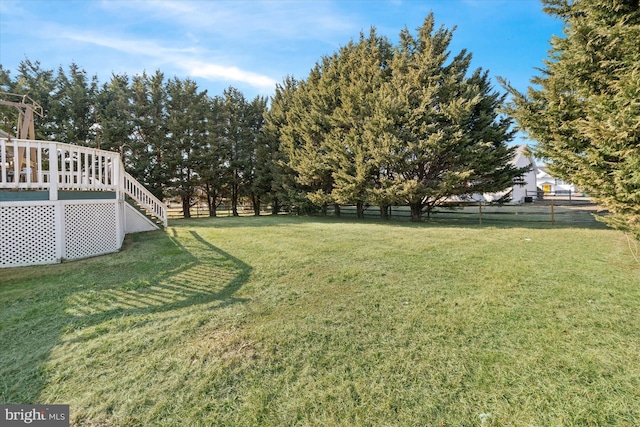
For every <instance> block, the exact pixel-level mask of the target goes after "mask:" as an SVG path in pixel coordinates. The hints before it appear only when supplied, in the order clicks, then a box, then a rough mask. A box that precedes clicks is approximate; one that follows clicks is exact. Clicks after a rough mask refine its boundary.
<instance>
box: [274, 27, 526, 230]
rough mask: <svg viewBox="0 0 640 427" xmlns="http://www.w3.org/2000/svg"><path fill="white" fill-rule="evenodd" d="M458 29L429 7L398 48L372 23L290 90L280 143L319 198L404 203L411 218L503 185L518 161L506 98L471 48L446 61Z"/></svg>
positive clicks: (299, 175) (384, 206)
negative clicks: (505, 115) (474, 60)
mask: <svg viewBox="0 0 640 427" xmlns="http://www.w3.org/2000/svg"><path fill="white" fill-rule="evenodd" d="M452 34H453V33H452V31H449V30H446V29H444V28H440V29H438V30H435V29H434V18H433V15H429V16H428V17H427V18H426V19H425V21H424V24H423V26H422V27H420V28H419V29H418V31H417V35H416V36H414V35H412V34H411V33H410V32H409V31H408V30H406V29H405V30H404V31H402V32H401V34H400V43H399V45H398V46H397V47H395V48H393V46H391V45H390V43H389V42H388V41H387V40H386V39H384V38H381V37H378V36H377V35H376V33H375V30H373V29H372V30H371V32H370V34H369V37H365V36H364V35H361V36H360V39H359V41H358V42H357V43H356V42H351V43H349V44H348V45H346V46H344V47H343V48H341V49H340V51H338V52H336V53H335V54H333V55H332V56H330V57H324V58H322V60H321V62H319V63H317V64H316V66H315V67H314V69H313V70H312V71H311V73H310V75H309V77H308V78H307V80H305V81H302V82H300V84H299V85H297V87H296V88H295V91H294V92H293V96H291V102H290V107H289V109H288V112H287V113H288V114H287V116H286V124H285V125H284V129H285V130H283V131H282V132H281V134H280V138H281V141H280V143H281V145H280V146H281V149H282V150H283V152H284V153H285V156H286V159H287V162H288V166H289V167H290V168H291V169H292V170H294V171H295V172H296V174H297V180H298V182H299V183H300V184H302V185H305V186H307V187H308V188H309V189H310V190H309V193H308V197H309V199H310V200H312V201H313V202H315V203H317V204H321V203H324V204H326V203H328V202H331V201H335V202H339V203H354V204H356V206H357V211H358V216H360V217H361V216H362V215H363V207H364V205H365V204H368V203H372V202H375V203H376V204H378V205H379V206H380V207H381V209H382V211H383V214H384V213H385V212H387V208H388V206H389V205H390V204H392V203H405V204H408V205H409V206H410V208H411V217H412V219H413V220H420V219H421V216H422V214H423V212H424V211H427V212H430V211H431V210H432V209H433V207H435V206H437V205H438V204H440V203H442V202H444V201H446V200H447V199H449V198H450V197H452V196H467V195H471V194H473V193H477V192H494V191H500V190H503V189H505V188H507V187H508V186H510V185H511V184H512V181H513V179H514V178H516V177H519V176H521V175H522V174H523V173H524V172H525V170H524V169H517V168H515V167H514V166H513V165H511V163H510V160H511V159H512V158H513V156H514V151H515V147H513V148H512V147H508V146H507V142H509V141H510V140H511V139H512V138H513V132H511V131H510V130H509V127H510V124H511V122H510V120H509V119H500V118H499V117H498V111H497V109H498V107H500V106H501V104H502V102H503V101H504V96H501V95H500V94H498V93H497V92H494V91H493V90H492V88H491V85H490V83H489V78H488V74H487V73H486V72H482V70H480V69H478V70H476V71H475V72H473V73H471V75H468V72H469V65H470V61H471V55H470V54H468V53H467V52H466V51H464V50H463V51H462V52H460V53H459V54H458V55H457V56H455V57H453V58H452V59H451V60H449V56H450V53H449V51H448V48H449V44H450V42H451V38H452Z"/></svg>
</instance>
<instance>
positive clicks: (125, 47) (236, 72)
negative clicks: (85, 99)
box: [62, 32, 276, 89]
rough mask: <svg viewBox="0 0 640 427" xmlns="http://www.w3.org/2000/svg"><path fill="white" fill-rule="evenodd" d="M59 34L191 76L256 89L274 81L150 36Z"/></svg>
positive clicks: (194, 49) (273, 85)
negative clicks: (156, 40) (117, 36)
mask: <svg viewBox="0 0 640 427" xmlns="http://www.w3.org/2000/svg"><path fill="white" fill-rule="evenodd" d="M62 37H63V38H66V39H68V40H74V41H77V42H81V43H87V44H92V45H97V46H102V47H107V48H110V49H113V50H117V51H119V52H123V53H126V54H129V55H134V56H145V57H147V58H153V59H155V60H156V62H160V63H163V64H169V65H171V66H172V67H174V68H177V69H180V70H183V71H184V72H186V73H187V74H188V75H189V76H191V77H200V78H204V79H208V80H230V81H233V82H241V83H246V84H249V85H251V86H254V87H256V88H260V89H266V88H269V89H272V88H273V87H275V84H276V81H275V80H274V79H272V78H271V77H268V76H265V75H261V74H258V73H254V72H251V71H247V70H242V69H240V68H238V67H236V66H228V65H220V64H216V63H210V62H204V61H202V60H200V59H198V56H200V55H199V53H200V52H199V50H198V49H197V48H194V47H185V48H174V47H166V46H162V45H161V44H160V43H158V42H155V41H152V40H130V39H123V38H116V37H105V36H102V35H95V34H90V33H73V32H65V33H63V34H62Z"/></svg>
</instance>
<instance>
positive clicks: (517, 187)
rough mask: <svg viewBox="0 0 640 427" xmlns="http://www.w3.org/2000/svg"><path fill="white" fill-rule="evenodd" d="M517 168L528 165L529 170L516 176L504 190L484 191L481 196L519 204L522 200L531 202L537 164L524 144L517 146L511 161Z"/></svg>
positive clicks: (485, 199) (534, 195) (491, 199)
mask: <svg viewBox="0 0 640 427" xmlns="http://www.w3.org/2000/svg"><path fill="white" fill-rule="evenodd" d="M511 164H513V165H514V166H515V167H517V168H524V167H528V168H529V171H528V172H525V174H524V175H522V176H521V177H520V178H516V179H515V180H514V181H513V186H511V187H509V188H507V189H506V190H504V191H501V192H498V193H485V194H483V195H482V196H481V197H482V198H483V199H484V201H486V202H497V201H499V200H501V199H505V198H507V199H509V201H508V202H507V203H510V204H515V205H517V204H520V203H524V202H531V201H534V200H536V198H537V187H536V185H537V179H536V176H537V175H538V166H537V165H536V161H535V159H534V158H533V156H532V155H531V151H530V149H529V147H528V146H527V145H526V144H522V145H520V146H518V149H517V150H516V155H515V157H514V158H513V160H512V161H511Z"/></svg>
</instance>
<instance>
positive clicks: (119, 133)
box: [93, 74, 134, 169]
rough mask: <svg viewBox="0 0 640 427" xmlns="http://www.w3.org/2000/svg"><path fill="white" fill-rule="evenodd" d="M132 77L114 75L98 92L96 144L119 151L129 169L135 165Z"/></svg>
mask: <svg viewBox="0 0 640 427" xmlns="http://www.w3.org/2000/svg"><path fill="white" fill-rule="evenodd" d="M132 96H133V95H132V93H131V86H130V85H129V77H128V76H127V75H126V74H123V75H116V74H114V75H112V76H111V80H110V81H109V83H105V84H104V85H102V87H101V88H100V90H99V91H98V93H97V95H96V106H95V117H94V118H95V126H94V127H93V131H94V133H95V140H96V146H97V147H98V148H101V149H103V150H112V151H118V152H119V153H120V154H121V155H122V156H123V159H122V160H123V161H124V162H125V166H127V169H131V168H132V164H131V160H132V159H131V157H130V156H131V147H130V145H129V143H130V139H131V137H132V135H133V131H134V128H133V105H132V103H131V99H132Z"/></svg>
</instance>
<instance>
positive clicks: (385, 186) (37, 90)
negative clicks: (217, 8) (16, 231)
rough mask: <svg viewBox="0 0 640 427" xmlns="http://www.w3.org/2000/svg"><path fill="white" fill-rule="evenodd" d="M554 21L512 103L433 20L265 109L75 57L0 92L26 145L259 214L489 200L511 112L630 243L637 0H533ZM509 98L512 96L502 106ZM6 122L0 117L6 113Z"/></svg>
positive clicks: (634, 215)
mask: <svg viewBox="0 0 640 427" xmlns="http://www.w3.org/2000/svg"><path fill="white" fill-rule="evenodd" d="M543 7H544V10H545V11H546V12H547V13H549V14H551V15H553V16H555V17H557V18H560V19H562V20H563V21H564V22H565V24H566V25H565V37H564V38H560V37H554V38H553V39H552V40H551V45H552V50H551V51H550V57H549V59H548V60H546V61H545V62H544V64H545V68H542V69H541V71H542V75H541V76H537V77H534V78H533V79H532V83H533V84H534V87H532V88H530V89H529V91H528V93H526V94H522V93H520V92H518V91H517V90H515V89H514V88H513V87H511V86H510V85H509V83H508V82H507V81H505V80H503V81H502V85H503V87H504V88H505V89H506V93H504V94H501V93H500V92H498V91H496V90H494V88H493V87H492V86H491V84H490V80H489V76H488V72H487V71H484V70H482V69H480V68H479V69H476V70H472V69H470V61H471V54H470V53H468V52H467V51H466V50H462V51H461V52H459V53H457V54H455V55H452V53H451V52H450V51H449V45H450V42H451V39H452V35H453V31H451V30H449V29H446V28H444V27H439V28H437V27H436V26H435V24H434V17H433V15H429V16H427V17H426V19H425V20H424V23H423V25H422V26H421V27H420V28H418V29H416V31H415V32H414V33H412V32H410V31H409V30H407V29H404V30H403V31H401V32H400V34H399V41H398V42H397V43H396V44H393V43H391V42H390V41H389V39H387V38H386V37H382V36H380V35H378V34H377V33H376V30H375V29H374V28H372V29H371V30H370V31H369V33H368V34H364V33H363V34H360V37H359V38H358V39H355V40H352V41H351V42H349V43H348V44H347V45H345V46H342V47H340V48H339V49H338V50H337V51H336V52H334V53H333V54H331V55H326V56H324V57H322V58H321V59H320V60H319V61H318V62H316V64H315V66H314V67H313V68H312V69H311V71H310V72H309V75H308V76H306V77H305V78H303V79H296V78H294V77H291V76H288V77H286V78H285V79H283V81H282V83H280V84H278V85H277V86H276V88H275V94H274V96H273V97H271V99H270V100H267V99H265V98H261V97H257V98H255V99H254V100H252V101H249V100H247V99H245V98H244V96H243V95H242V93H240V92H239V91H238V90H236V89H234V88H229V89H227V90H225V91H224V93H223V94H222V95H216V96H213V97H210V96H209V95H208V94H207V93H206V91H200V90H199V89H198V87H197V85H196V83H195V82H193V81H192V80H189V79H185V80H181V79H178V78H175V77H174V78H173V79H165V77H164V75H163V74H162V73H161V72H160V71H156V73H155V74H153V75H147V74H144V73H143V75H141V76H134V77H132V78H129V77H128V76H126V75H113V76H112V77H111V80H110V81H109V82H108V83H105V84H102V85H101V84H99V83H98V81H97V78H96V77H93V78H91V79H89V78H88V77H87V75H86V73H85V72H84V71H83V70H82V69H80V68H79V67H78V66H77V65H76V64H72V65H71V66H70V67H69V69H68V70H63V69H62V68H60V69H59V70H58V71H57V73H54V72H53V71H51V70H43V69H41V68H40V66H39V64H38V63H37V62H36V63H32V62H30V61H28V60H26V61H24V62H23V63H21V64H20V67H19V68H18V72H17V75H16V76H15V77H12V76H11V75H10V73H9V72H8V71H7V70H4V69H2V67H1V66H0V88H1V89H2V90H4V91H9V92H17V93H21V94H28V95H29V96H31V97H32V98H33V99H35V100H38V101H39V102H40V103H41V105H42V106H43V107H44V110H45V112H46V116H45V118H44V119H43V120H41V121H40V122H38V123H37V130H36V133H37V136H38V137H39V138H43V139H54V140H58V141H61V142H69V143H76V144H84V145H90V146H100V147H101V148H106V149H111V150H117V151H120V152H121V153H123V154H124V157H125V160H126V163H127V168H128V169H129V170H130V172H131V173H132V174H133V175H134V176H135V177H136V178H137V179H138V180H140V181H141V182H142V183H143V184H145V185H146V186H147V187H148V188H149V189H150V190H151V191H152V192H154V194H156V195H157V196H159V197H166V196H179V197H180V199H181V200H182V203H183V207H184V209H185V215H188V209H187V208H188V206H189V203H191V200H193V198H194V197H196V195H203V196H206V198H207V200H208V204H209V209H210V213H211V214H212V215H215V207H216V206H217V204H218V203H219V201H220V200H222V199H223V198H225V199H228V200H230V201H231V202H232V206H233V209H234V214H237V205H238V203H239V201H240V200H247V201H250V202H251V204H252V205H253V206H254V209H255V211H256V213H257V212H259V209H260V206H261V205H264V204H269V205H271V206H272V208H273V211H274V212H278V211H279V210H280V209H281V208H282V207H289V208H295V209H297V210H299V211H311V210H320V211H322V212H327V211H328V209H329V208H330V207H333V209H334V211H335V212H336V213H337V214H339V207H340V205H341V204H353V205H356V206H357V212H358V215H359V216H362V214H363V209H364V207H366V206H368V205H373V206H379V207H380V209H381V212H382V215H383V216H385V213H386V212H387V209H388V207H389V206H391V205H394V204H403V205H408V206H409V207H410V208H411V216H412V219H414V220H419V219H420V218H421V216H422V215H423V214H424V213H427V214H428V213H429V212H430V211H431V210H432V209H433V208H434V207H435V206H438V205H439V204H440V203H442V202H443V201H445V200H447V199H449V198H451V197H452V196H460V197H464V196H467V195H470V194H473V193H485V192H497V191H501V190H503V189H505V188H508V187H509V186H511V185H512V183H513V182H514V180H518V178H519V177H520V176H521V175H522V174H523V172H524V170H522V169H517V168H515V167H514V166H513V165H512V164H511V163H510V160H511V159H512V158H513V155H514V147H511V146H509V142H510V141H511V140H512V139H513V137H514V131H515V128H514V127H513V126H512V124H513V122H512V118H511V117H513V118H515V120H516V121H517V124H518V126H519V128H520V129H522V130H524V131H526V132H528V134H529V135H530V137H531V138H532V139H534V140H536V141H537V147H536V148H535V154H536V155H537V156H539V157H541V158H543V159H544V160H546V161H547V162H549V164H550V169H551V170H552V171H553V172H554V173H555V174H556V175H557V176H558V177H560V178H563V179H564V180H566V181H569V182H573V183H575V184H577V185H579V186H580V187H581V188H583V189H585V190H587V192H588V193H589V194H590V196H592V197H593V198H594V200H595V201H596V202H598V203H600V204H601V205H603V206H604V207H605V208H607V209H608V210H609V211H610V212H611V215H609V216H608V217H607V221H608V222H609V224H611V225H613V226H614V227H617V228H620V229H623V230H626V231H630V232H632V233H634V234H635V235H636V236H640V232H639V231H638V230H640V225H639V224H640V211H639V206H640V203H639V202H638V200H639V196H638V194H640V186H639V185H638V182H640V181H639V180H638V175H639V173H638V170H639V169H638V165H639V164H640V160H638V159H639V158H640V154H639V151H638V150H639V149H638V147H639V144H638V135H639V134H638V129H640V127H639V126H638V123H639V122H638V120H639V118H640V110H638V102H637V100H638V93H640V86H639V82H640V80H638V75H640V69H639V68H638V67H639V65H638V64H640V58H639V57H638V52H639V51H638V46H639V45H640V6H639V3H638V1H637V0H617V1H616V2H610V1H608V0H580V1H568V0H543ZM507 93H508V94H510V95H511V99H510V100H508V102H507V98H506V96H507ZM9 114H10V113H9Z"/></svg>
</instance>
